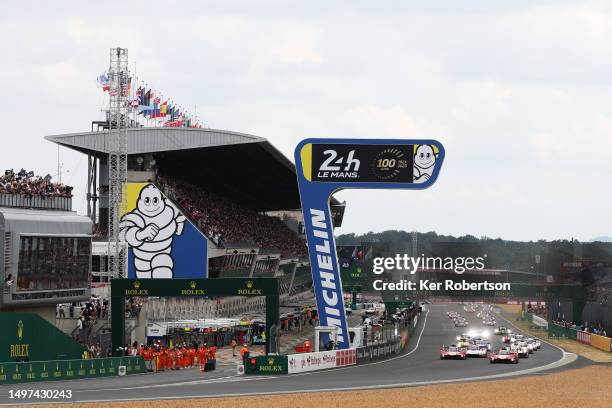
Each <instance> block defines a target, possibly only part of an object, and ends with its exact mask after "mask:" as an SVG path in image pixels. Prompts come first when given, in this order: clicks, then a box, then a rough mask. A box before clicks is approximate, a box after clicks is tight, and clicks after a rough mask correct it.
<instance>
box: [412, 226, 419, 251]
mask: <svg viewBox="0 0 612 408" xmlns="http://www.w3.org/2000/svg"><path fill="white" fill-rule="evenodd" d="M418 250H419V237H418V232H416V230H414V231H412V256H413V257H415V258H416V257H418V256H419V254H418V253H417V252H418Z"/></svg>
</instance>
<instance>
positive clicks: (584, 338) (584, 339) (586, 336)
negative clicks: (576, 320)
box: [576, 330, 591, 344]
mask: <svg viewBox="0 0 612 408" xmlns="http://www.w3.org/2000/svg"><path fill="white" fill-rule="evenodd" d="M576 340H578V341H579V342H580V343H584V344H591V333H587V332H583V331H579V330H576Z"/></svg>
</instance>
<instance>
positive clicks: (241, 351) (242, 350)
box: [240, 346, 249, 358]
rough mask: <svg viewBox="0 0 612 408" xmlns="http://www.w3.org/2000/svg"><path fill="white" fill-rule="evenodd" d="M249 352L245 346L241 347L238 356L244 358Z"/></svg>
mask: <svg viewBox="0 0 612 408" xmlns="http://www.w3.org/2000/svg"><path fill="white" fill-rule="evenodd" d="M248 352H249V349H248V348H247V347H246V346H242V348H241V349H240V355H241V356H242V358H244V355H245V354H246V353H248Z"/></svg>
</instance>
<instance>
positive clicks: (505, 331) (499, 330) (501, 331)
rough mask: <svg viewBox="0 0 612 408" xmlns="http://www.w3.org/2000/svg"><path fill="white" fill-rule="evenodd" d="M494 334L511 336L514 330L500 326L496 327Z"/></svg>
mask: <svg viewBox="0 0 612 408" xmlns="http://www.w3.org/2000/svg"><path fill="white" fill-rule="evenodd" d="M493 333H495V334H502V335H503V334H510V333H512V330H510V329H509V328H507V327H506V326H499V327H496V328H495V330H493Z"/></svg>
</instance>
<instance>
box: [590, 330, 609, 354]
mask: <svg viewBox="0 0 612 408" xmlns="http://www.w3.org/2000/svg"><path fill="white" fill-rule="evenodd" d="M589 340H590V344H591V346H593V347H595V348H598V349H600V350H603V351H612V343H611V340H612V339H610V337H604V336H599V335H597V334H590V339H589Z"/></svg>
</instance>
